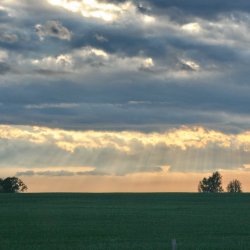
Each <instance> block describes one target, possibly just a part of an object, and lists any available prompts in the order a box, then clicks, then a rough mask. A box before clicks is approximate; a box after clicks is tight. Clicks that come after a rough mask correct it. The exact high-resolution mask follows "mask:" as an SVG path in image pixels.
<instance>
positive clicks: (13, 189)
mask: <svg viewBox="0 0 250 250" xmlns="http://www.w3.org/2000/svg"><path fill="white" fill-rule="evenodd" d="M27 189H28V187H27V186H26V185H25V184H24V182H23V181H22V180H21V179H19V178H17V177H7V178H5V179H2V178H0V193H18V192H24V191H26V190H27Z"/></svg>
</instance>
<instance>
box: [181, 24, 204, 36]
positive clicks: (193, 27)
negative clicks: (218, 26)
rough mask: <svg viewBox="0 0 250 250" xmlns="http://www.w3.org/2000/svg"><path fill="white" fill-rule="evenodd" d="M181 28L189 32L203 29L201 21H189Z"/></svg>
mask: <svg viewBox="0 0 250 250" xmlns="http://www.w3.org/2000/svg"><path fill="white" fill-rule="evenodd" d="M181 29H182V30H184V31H186V32H188V33H191V34H196V33H199V32H200V31H201V26H200V24H199V23H187V24H184V25H182V27H181Z"/></svg>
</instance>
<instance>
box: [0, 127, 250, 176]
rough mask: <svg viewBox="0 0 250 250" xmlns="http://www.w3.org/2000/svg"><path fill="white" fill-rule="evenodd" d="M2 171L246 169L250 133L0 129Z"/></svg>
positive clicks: (190, 129) (195, 129)
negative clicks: (5, 169) (4, 169)
mask: <svg viewBox="0 0 250 250" xmlns="http://www.w3.org/2000/svg"><path fill="white" fill-rule="evenodd" d="M0 144H1V150H0V156H1V162H0V165H1V166H2V167H9V168H10V169H11V168H18V171H17V175H19V176H23V175H25V176H34V175H40V176H76V175H101V176H103V175H118V176H119V175H121V176H123V175H127V174H132V173H153V172H163V171H166V170H167V171H169V172H186V173H188V172H207V171H213V170H216V169H224V170H244V171H248V164H250V155H249V151H250V133H249V132H245V133H241V134H237V135H235V134H225V133H222V132H219V131H214V130H207V129H204V128H202V127H182V128H179V129H171V130H168V131H166V132H164V133H156V132H154V133H141V132H130V131H123V132H109V131H68V130H60V129H50V128H46V127H29V126H4V125H2V126H1V127H0Z"/></svg>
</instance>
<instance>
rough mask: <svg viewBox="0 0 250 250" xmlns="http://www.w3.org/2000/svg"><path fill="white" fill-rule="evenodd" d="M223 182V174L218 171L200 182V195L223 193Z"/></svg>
mask: <svg viewBox="0 0 250 250" xmlns="http://www.w3.org/2000/svg"><path fill="white" fill-rule="evenodd" d="M221 180H222V176H221V174H220V173H219V172H218V171H216V172H214V173H213V174H212V176H209V177H208V178H203V180H201V181H200V182H199V185H198V191H199V192H200V193H221V192H223V188H222V181H221Z"/></svg>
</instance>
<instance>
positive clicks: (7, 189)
mask: <svg viewBox="0 0 250 250" xmlns="http://www.w3.org/2000/svg"><path fill="white" fill-rule="evenodd" d="M27 189H28V187H27V186H26V184H25V183H24V182H23V181H22V180H21V179H19V178H17V177H7V178H5V179H1V178H0V193H18V192H24V191H26V190H27ZM198 192H200V193H222V192H224V190H223V187H222V175H221V174H220V173H219V172H218V171H216V172H214V173H213V174H212V176H209V177H208V178H203V179H202V180H201V181H200V182H199V185H198ZM227 192H229V193H241V192H242V184H241V182H240V181H239V180H237V179H234V180H232V181H230V182H229V183H228V185H227Z"/></svg>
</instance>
